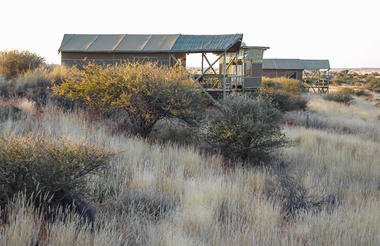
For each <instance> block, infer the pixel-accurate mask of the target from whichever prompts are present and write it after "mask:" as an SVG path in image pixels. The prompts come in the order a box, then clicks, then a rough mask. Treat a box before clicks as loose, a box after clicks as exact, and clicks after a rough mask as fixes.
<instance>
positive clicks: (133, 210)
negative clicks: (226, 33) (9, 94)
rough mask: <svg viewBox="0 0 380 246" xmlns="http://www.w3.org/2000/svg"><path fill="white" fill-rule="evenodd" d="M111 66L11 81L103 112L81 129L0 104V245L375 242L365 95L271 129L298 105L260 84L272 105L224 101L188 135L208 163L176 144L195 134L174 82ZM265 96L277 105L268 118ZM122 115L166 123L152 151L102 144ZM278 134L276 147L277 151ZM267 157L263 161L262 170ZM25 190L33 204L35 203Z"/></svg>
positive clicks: (145, 141) (56, 111) (293, 88)
mask: <svg viewBox="0 0 380 246" xmlns="http://www.w3.org/2000/svg"><path fill="white" fill-rule="evenodd" d="M125 66H126V68H127V71H121V70H122V69H121V67H118V68H114V70H112V69H111V68H105V69H98V68H96V67H93V68H91V69H93V70H91V73H88V71H89V70H85V71H78V70H72V71H71V72H67V73H70V76H69V77H66V72H62V73H61V72H57V73H56V74H58V75H57V76H56V77H55V78H53V77H54V76H53V75H52V74H53V73H54V69H55V68H53V69H48V70H45V69H42V68H37V69H36V70H34V71H33V70H31V71H29V72H28V71H27V72H25V73H22V75H19V76H18V77H14V78H13V81H12V83H17V84H18V85H19V86H20V87H19V88H21V89H22V88H34V87H33V86H32V87H30V86H31V85H37V84H39V83H41V81H47V80H46V79H45V78H48V79H49V80H50V81H51V80H53V81H55V85H56V92H57V93H58V94H60V95H64V96H65V97H59V98H60V100H71V99H70V98H69V99H68V97H71V98H74V99H75V100H81V101H82V102H83V103H87V105H89V107H91V108H92V110H99V111H101V112H102V113H104V114H103V115H102V116H103V117H99V118H100V119H99V118H96V120H93V118H92V117H94V116H93V115H92V114H93V111H91V112H88V111H82V110H83V109H80V108H79V109H78V108H77V109H76V110H69V111H65V112H64V111H62V109H61V108H58V107H57V106H56V105H57V104H56V103H57V101H55V102H54V104H52V103H49V102H47V104H46V105H44V104H40V105H37V104H36V103H32V102H30V101H28V100H27V99H25V98H24V99H23V100H22V101H21V100H11V101H10V100H9V99H6V100H4V101H1V103H2V107H1V108H0V110H2V111H1V113H0V114H1V115H0V116H1V117H3V116H4V119H1V120H0V133H1V134H0V136H1V137H0V183H1V185H0V219H1V220H0V232H1V236H0V244H1V245H61V244H62V243H65V244H68V245H234V244H236V243H237V242H238V244H239V245H277V244H278V245H379V244H380V241H379V240H380V238H379V237H378V235H379V234H380V224H379V221H380V217H379V214H380V213H379V207H380V201H379V199H378V198H379V197H380V191H379V180H380V159H379V155H378V152H379V149H380V145H379V140H380V134H379V133H380V128H379V118H378V117H379V115H380V109H379V107H376V101H375V100H376V97H378V96H377V95H376V94H375V93H371V95H372V99H371V100H365V99H364V98H362V97H357V98H355V103H354V104H351V105H350V107H347V105H346V104H342V103H334V102H331V101H328V100H324V99H323V97H321V96H319V95H313V96H309V98H310V101H309V103H308V110H309V113H310V114H309V115H308V117H306V112H303V111H302V110H294V109H303V108H305V107H306V103H307V101H304V104H303V105H304V106H302V107H301V106H297V107H296V106H294V107H293V106H292V111H290V112H286V114H285V117H284V119H283V120H282V121H281V123H279V119H280V118H281V114H282V113H280V111H289V110H290V108H286V106H287V104H289V103H292V100H293V98H292V97H293V96H295V98H303V97H302V93H303V92H302V90H299V88H300V87H298V84H295V83H294V82H289V84H288V85H287V84H286V83H284V84H281V83H279V84H280V85H279V84H276V83H277V82H271V83H274V85H273V86H269V85H268V86H266V89H268V90H272V92H271V93H278V94H280V95H283V94H285V95H286V96H287V97H285V99H283V100H282V99H281V97H277V96H273V95H272V96H271V97H263V95H264V94H265V93H262V96H257V95H255V96H256V98H249V97H246V96H238V95H233V96H231V97H229V98H227V99H226V101H225V102H224V104H222V107H221V109H220V110H219V109H215V108H214V109H209V110H208V112H207V116H208V117H207V118H206V119H205V121H204V122H203V125H202V126H203V128H202V130H204V132H203V133H205V135H206V137H207V139H208V140H209V143H211V146H212V147H214V148H215V149H217V150H218V151H217V152H220V153H222V154H223V155H219V154H217V153H209V152H205V151H204V149H201V150H200V148H201V147H202V144H203V143H201V144H200V143H199V142H198V141H196V142H193V141H192V140H190V141H187V140H188V139H190V138H191V137H194V136H191V135H196V134H195V133H194V134H193V133H192V131H191V130H192V129H191V130H189V131H186V133H185V132H182V131H181V129H186V130H188V129H187V127H189V128H190V126H189V124H188V123H192V124H193V126H197V124H195V123H194V121H197V120H198V114H199V115H201V112H202V111H203V109H204V108H203V107H204V105H203V101H199V103H198V102H195V101H192V100H198V99H199V98H198V97H199V94H198V92H197V93H195V92H194V91H193V87H192V86H190V85H189V83H188V81H187V79H186V78H185V77H182V76H181V74H182V72H183V71H180V70H170V71H169V70H165V69H163V70H159V69H157V68H156V67H155V66H154V65H152V64H148V65H145V67H144V66H142V65H141V67H139V66H137V65H136V66H135V67H133V66H132V67H131V66H129V67H128V66H127V65H125ZM118 69H120V70H118ZM128 69H131V70H128ZM136 71H139V73H137V72H136ZM85 73H86V74H85ZM62 74H64V76H62ZM75 76H78V77H75ZM86 76H87V77H86ZM123 76H125V77H126V78H124V77H123ZM34 78H35V79H34ZM61 81H63V83H61ZM1 82H6V83H8V80H7V79H4V78H3V81H1V78H0V83H1ZM97 82H100V83H97ZM125 82H127V83H126V85H124V83H125ZM28 83H30V84H31V85H27V84H28ZM173 84H174V85H175V86H173ZM90 85H92V86H93V87H92V86H90ZM169 85H170V86H169ZM44 86H45V84H44ZM65 86H66V87H65ZM81 86H83V87H81ZM169 87H170V88H169ZM44 88H45V87H44ZM21 89H20V90H21ZM27 90H29V89H27ZM27 90H21V91H22V92H23V93H24V92H25V91H27ZM263 91H264V90H263ZM351 92H352V91H350V93H348V94H352V93H351ZM70 93H71V95H70ZM177 93H178V94H177ZM341 94H342V93H341ZM354 94H356V91H354ZM25 95H26V94H23V95H22V96H23V97H25ZM84 95H86V96H84ZM136 95H138V96H136ZM177 95H180V96H181V97H183V98H185V99H186V100H185V101H182V98H178V97H179V96H177ZM275 95H277V94H275ZM356 95H357V94H356ZM67 96H68V97H67ZM192 96H195V97H194V99H191V97H192ZM86 97H88V98H86ZM120 98H122V99H123V100H121V99H120ZM268 98H271V100H273V101H275V102H276V100H277V101H280V102H282V103H283V104H282V106H279V105H281V104H279V103H278V102H277V107H279V108H280V109H281V110H278V109H276V108H275V107H273V106H272V105H271V104H270V103H268V101H267V100H268ZM279 98H280V99H281V100H279ZM290 98H292V99H290ZM90 99H92V101H90ZM161 99H162V100H161ZM163 99H164V100H163ZM201 99H202V100H203V98H201ZM66 102H67V101H62V103H63V104H64V105H66V106H67V105H68V104H65V103H66ZM193 103H195V104H194V105H192V104H193ZM11 104H14V105H16V106H17V107H14V106H9V105H11ZM144 105H145V106H146V105H148V106H149V107H147V109H146V111H143V110H142V107H143V106H144ZM188 106H191V107H190V108H188ZM35 107H38V109H39V110H40V111H41V113H40V114H37V113H36V109H35ZM134 107H136V108H137V109H136V110H137V111H136V112H138V113H139V114H141V113H144V112H145V113H146V112H148V113H149V114H150V113H157V112H158V115H160V117H157V119H159V120H158V121H159V122H161V124H162V125H168V127H167V129H168V130H165V129H164V127H162V125H161V126H160V124H157V125H156V124H154V125H156V127H157V128H158V129H159V130H162V129H164V130H163V131H164V132H162V133H160V134H162V136H160V137H158V138H162V141H152V139H151V138H153V136H152V135H150V134H153V133H155V132H150V134H149V135H148V138H140V137H136V136H125V135H122V134H114V133H115V132H114V131H113V130H112V129H110V127H109V125H110V124H111V123H110V122H112V123H114V124H117V122H116V123H115V121H116V120H115V119H116V118H118V117H120V118H123V119H129V117H133V114H131V112H130V110H131V109H133V108H134ZM198 107H199V110H198ZM281 107H282V108H281ZM16 109H17V110H16ZM72 109H73V108H72ZM153 109H154V110H156V111H154V110H153ZM152 110H153V111H152ZM21 111H22V112H21ZM103 111H106V112H103ZM162 112H165V113H162ZM97 113H99V112H97ZM132 113H135V112H132ZM19 115H20V117H19ZM105 115H109V118H107V117H104V116H105ZM161 116H162V117H164V116H165V117H164V118H161ZM167 116H170V117H178V118H181V119H183V120H181V122H182V123H183V127H182V126H181V128H179V129H180V130H179V132H180V135H178V132H177V133H173V132H171V130H170V129H174V130H177V128H176V126H177V125H180V124H182V123H179V122H177V123H176V125H175V126H174V127H171V126H169V123H168V122H167V121H166V120H167V119H170V118H167ZM114 117H115V118H114ZM20 119H22V120H20ZM110 119H111V120H110ZM148 119H149V120H150V118H149V117H148ZM185 121H187V123H184V122H185ZM136 122H137V121H136ZM151 123H152V121H150V123H149V124H151ZM156 123H157V122H156ZM149 127H150V126H149ZM305 127H307V128H305ZM152 128H154V127H152ZM166 131H167V132H166ZM166 133H167V134H166ZM284 133H285V136H286V137H287V139H289V140H290V142H291V144H290V145H286V146H283V144H284V143H285V142H284V140H285V138H284ZM181 134H182V135H181ZM141 135H143V134H141ZM176 139H177V140H178V142H179V144H175V143H173V142H176V141H172V140H176ZM182 140H186V141H182ZM210 140H211V141H210ZM167 142H170V143H169V144H167ZM95 143H96V144H95ZM194 145H196V146H194ZM280 146H283V148H278V147H280ZM115 153H116V154H115ZM269 154H270V156H271V157H274V158H271V159H270V161H267V160H268V158H267V157H268V156H269ZM263 161H265V164H266V165H261V166H257V165H255V164H257V163H260V162H261V163H263ZM223 164H229V165H223ZM244 164H245V165H244ZM247 164H251V165H247ZM232 166H233V168H232ZM79 191H81V193H82V196H79V194H78V192H79ZM36 192H40V193H39V194H41V193H43V194H46V197H43V198H41V199H42V200H35V199H33V196H32V194H35V193H36ZM48 194H50V196H48ZM40 197H41V196H40ZM83 198H86V200H87V202H85V201H84V199H83ZM43 199H47V200H43ZM49 199H51V200H50V201H49ZM36 201H37V202H36ZM45 201H46V202H45ZM44 202H45V203H44ZM59 206H61V209H55V208H58V207H59ZM70 206H71V207H70ZM41 207H43V208H47V209H46V210H45V213H41V212H42V211H43V210H41ZM90 207H91V208H94V210H96V219H95V218H94V214H93V213H92V212H91V211H90V210H89V208H90ZM63 208H66V209H63ZM67 208H69V209H67ZM49 209H50V210H49ZM52 210H53V211H52ZM49 211H50V212H49ZM46 212H47V213H46ZM83 217H85V218H86V222H91V224H92V226H91V227H88V225H86V224H85V223H83V219H82V218H83ZM52 218H53V219H52Z"/></svg>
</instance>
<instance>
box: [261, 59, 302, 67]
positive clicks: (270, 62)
mask: <svg viewBox="0 0 380 246" xmlns="http://www.w3.org/2000/svg"><path fill="white" fill-rule="evenodd" d="M263 69H287V70H288V69H289V70H291V69H294V70H302V69H303V65H302V63H301V61H300V60H299V59H264V60H263Z"/></svg>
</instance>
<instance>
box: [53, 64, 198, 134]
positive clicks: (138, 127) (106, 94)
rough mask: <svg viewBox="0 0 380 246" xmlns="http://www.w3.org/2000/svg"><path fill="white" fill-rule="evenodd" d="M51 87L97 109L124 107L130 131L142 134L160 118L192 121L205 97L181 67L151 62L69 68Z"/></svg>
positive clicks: (59, 93)
mask: <svg viewBox="0 0 380 246" xmlns="http://www.w3.org/2000/svg"><path fill="white" fill-rule="evenodd" d="M53 90H54V92H55V95H58V96H65V97H68V98H71V99H74V100H76V99H80V100H83V102H84V103H86V104H87V105H88V106H89V107H90V108H92V109H93V110H96V111H102V112H107V111H109V110H114V109H115V108H116V109H123V110H125V111H126V112H127V113H128V116H129V119H128V120H129V121H130V122H131V124H132V126H133V129H131V130H132V132H134V133H138V134H140V135H141V136H144V137H145V136H147V135H148V134H149V132H150V131H151V129H152V127H153V125H154V124H155V123H156V122H157V121H158V120H159V119H161V118H163V117H173V116H174V117H177V118H180V119H183V120H185V121H186V122H188V123H193V124H195V123H196V122H197V120H196V118H197V116H198V115H199V113H200V112H202V111H203V110H204V108H205V107H204V106H205V99H204V96H203V95H202V94H201V93H199V91H198V90H197V89H196V88H195V86H194V85H193V82H192V81H191V80H190V78H189V76H188V74H187V73H186V72H185V71H184V70H183V69H181V68H179V67H176V68H167V67H158V66H156V65H155V64H153V63H145V64H122V65H117V66H107V67H102V66H98V65H94V64H88V65H86V66H84V67H83V69H78V68H72V69H71V70H70V72H69V73H68V76H67V78H66V79H65V80H64V81H63V82H62V83H61V84H58V85H55V86H54V87H53Z"/></svg>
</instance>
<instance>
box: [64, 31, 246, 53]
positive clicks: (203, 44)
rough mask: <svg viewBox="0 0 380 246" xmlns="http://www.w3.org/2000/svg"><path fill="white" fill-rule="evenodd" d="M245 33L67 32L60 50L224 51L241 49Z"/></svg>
mask: <svg viewBox="0 0 380 246" xmlns="http://www.w3.org/2000/svg"><path fill="white" fill-rule="evenodd" d="M242 39H243V34H231V35H181V34H171V35H160V34H154V35H144V34H65V35H64V37H63V40H62V43H61V47H60V48H59V50H58V51H59V52H145V53H148V52H188V53H191V52H222V51H224V50H229V49H231V48H234V49H239V48H240V45H241V41H242Z"/></svg>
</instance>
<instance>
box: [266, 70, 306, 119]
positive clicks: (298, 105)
mask: <svg viewBox="0 0 380 246" xmlns="http://www.w3.org/2000/svg"><path fill="white" fill-rule="evenodd" d="M303 92H305V87H304V86H303V84H302V82H300V81H298V80H294V79H288V78H282V77H281V78H265V77H264V78H263V86H262V88H261V89H260V91H259V94H260V95H261V96H264V97H267V98H270V99H271V100H272V102H273V103H274V105H275V106H276V107H277V108H278V109H280V110H281V111H283V112H286V111H293V110H305V109H306V107H307V103H308V100H307V99H306V98H305V97H303V96H302V95H301V94H302V93H303Z"/></svg>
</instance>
